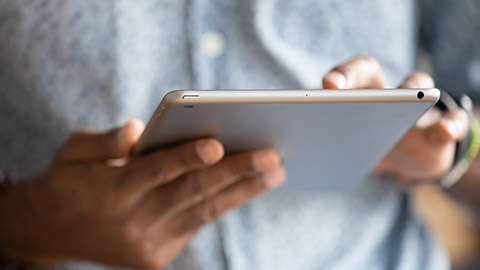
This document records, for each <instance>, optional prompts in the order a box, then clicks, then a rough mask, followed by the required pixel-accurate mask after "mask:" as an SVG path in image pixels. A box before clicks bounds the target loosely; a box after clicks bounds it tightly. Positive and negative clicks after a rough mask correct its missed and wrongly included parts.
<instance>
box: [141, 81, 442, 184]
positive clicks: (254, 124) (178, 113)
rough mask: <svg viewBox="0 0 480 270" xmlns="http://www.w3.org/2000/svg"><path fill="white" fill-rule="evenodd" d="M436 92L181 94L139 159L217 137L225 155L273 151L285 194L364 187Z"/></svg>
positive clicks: (168, 101)
mask: <svg viewBox="0 0 480 270" xmlns="http://www.w3.org/2000/svg"><path fill="white" fill-rule="evenodd" d="M439 96H440V91H439V90H438V89H381V90H380V89H369V90H363V89H362V90H177V91H172V92H169V93H167V94H166V95H165V96H164V98H163V100H162V101H161V103H160V105H159V106H158V108H157V109H156V110H155V112H154V113H153V116H152V117H151V119H150V121H149V123H148V125H147V127H146V129H145V131H144V133H143V135H142V136H141V138H140V140H139V142H138V143H137V145H136V147H135V149H134V153H136V154H142V153H147V152H149V151H151V150H154V149H156V148H160V147H168V146H172V145H175V144H178V143H181V142H185V141H188V140H192V139H197V138H202V137H215V138H217V139H218V140H219V141H220V142H222V143H223V145H224V147H225V151H226V153H227V154H230V153H237V152H241V151H249V150H255V149H263V148H273V149H275V150H276V151H277V152H278V153H280V155H281V156H282V160H283V164H284V166H285V168H286V170H287V174H288V178H287V181H286V182H285V183H284V184H283V185H282V186H281V187H280V188H279V189H278V191H281V192H312V191H321V192H336V191H345V190H347V189H349V188H352V187H353V186H354V185H356V184H357V183H359V182H360V181H361V180H362V179H365V176H367V175H368V173H369V172H370V171H371V170H372V169H373V168H374V166H375V165H376V164H377V163H378V162H379V161H380V159H381V158H382V157H383V156H384V155H385V154H386V153H388V151H389V150H390V149H391V148H392V147H393V146H394V145H395V144H396V142H397V141H398V140H399V139H400V138H401V137H402V136H403V135H404V134H405V133H406V132H407V131H408V130H409V129H410V128H411V127H412V126H413V125H414V124H415V122H416V120H417V119H418V118H420V117H421V116H422V115H423V114H424V113H425V112H426V111H427V110H428V109H429V108H431V107H432V106H433V105H434V104H435V102H436V101H437V100H438V99H439Z"/></svg>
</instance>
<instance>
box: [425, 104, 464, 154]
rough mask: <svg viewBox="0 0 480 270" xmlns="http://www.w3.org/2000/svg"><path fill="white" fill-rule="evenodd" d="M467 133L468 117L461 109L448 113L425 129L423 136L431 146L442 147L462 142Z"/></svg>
mask: <svg viewBox="0 0 480 270" xmlns="http://www.w3.org/2000/svg"><path fill="white" fill-rule="evenodd" d="M467 132H468V116H467V114H466V113H465V111H463V110H462V109H457V110H453V111H449V112H447V113H446V114H444V115H443V116H442V117H441V118H440V120H439V121H438V122H437V123H436V124H434V125H432V126H431V127H429V128H427V129H426V131H425V136H426V138H427V141H428V142H429V143H430V144H432V145H443V144H446V143H450V142H456V141H460V140H462V139H463V138H464V137H465V135H466V134H467Z"/></svg>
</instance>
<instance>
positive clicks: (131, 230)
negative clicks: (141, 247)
mask: <svg viewBox="0 0 480 270" xmlns="http://www.w3.org/2000/svg"><path fill="white" fill-rule="evenodd" d="M143 232H144V230H143V229H142V228H141V227H140V226H138V225H137V224H136V223H135V222H132V221H127V222H125V224H123V226H121V228H120V236H121V237H122V239H125V240H126V241H127V242H136V241H137V240H138V239H141V238H142V234H143Z"/></svg>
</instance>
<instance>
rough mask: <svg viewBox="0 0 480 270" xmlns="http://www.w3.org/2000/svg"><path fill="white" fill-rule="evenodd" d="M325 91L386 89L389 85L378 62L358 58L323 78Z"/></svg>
mask: <svg viewBox="0 0 480 270" xmlns="http://www.w3.org/2000/svg"><path fill="white" fill-rule="evenodd" d="M322 82H323V88H325V89H354V88H386V87H387V83H386V80H385V76H384V74H383V71H382V68H381V66H380V63H378V61H377V60H375V59H373V58H370V57H366V56H357V57H355V58H353V59H351V60H350V61H348V62H346V63H343V64H341V65H339V66H337V67H335V68H333V69H332V70H331V71H330V72H328V73H327V74H326V75H325V76H324V77H323V80H322Z"/></svg>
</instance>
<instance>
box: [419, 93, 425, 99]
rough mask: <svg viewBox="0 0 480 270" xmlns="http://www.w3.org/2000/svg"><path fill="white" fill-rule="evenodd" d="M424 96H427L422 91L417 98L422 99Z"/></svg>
mask: <svg viewBox="0 0 480 270" xmlns="http://www.w3.org/2000/svg"><path fill="white" fill-rule="evenodd" d="M424 96H425V94H424V93H423V92H422V91H420V92H418V93H417V98H418V99H422V98H423V97H424Z"/></svg>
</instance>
